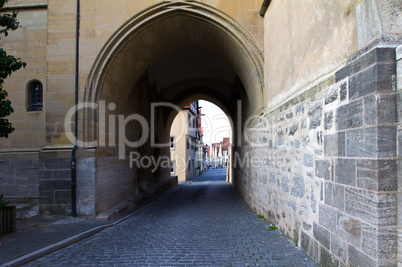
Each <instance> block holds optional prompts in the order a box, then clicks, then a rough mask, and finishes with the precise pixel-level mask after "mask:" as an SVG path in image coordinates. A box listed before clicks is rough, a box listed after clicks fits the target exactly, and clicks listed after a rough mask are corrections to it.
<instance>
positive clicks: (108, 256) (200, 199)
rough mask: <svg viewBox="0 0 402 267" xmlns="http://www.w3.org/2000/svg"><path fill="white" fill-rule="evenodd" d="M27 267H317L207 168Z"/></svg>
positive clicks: (222, 174)
mask: <svg viewBox="0 0 402 267" xmlns="http://www.w3.org/2000/svg"><path fill="white" fill-rule="evenodd" d="M27 265H29V266H35V265H40V266H77V265H81V266H82V265H93V266H99V265H100V266H110V265H117V266H121V265H127V266H171V265H174V266H244V265H251V266H318V265H317V264H315V263H314V262H313V261H312V260H311V259H310V258H309V257H308V256H307V255H306V254H305V253H304V252H302V251H300V250H299V249H297V248H296V247H295V246H294V245H293V244H292V243H290V242H289V241H288V240H287V239H286V238H285V237H284V236H282V235H280V234H279V232H278V231H276V230H274V231H269V229H268V225H267V223H265V222H263V221H262V220H261V219H260V218H258V216H257V215H256V214H254V213H253V212H252V211H250V210H249V209H248V208H247V206H246V204H245V203H244V202H243V201H242V200H241V199H240V198H239V197H238V196H237V194H236V192H235V191H234V189H233V187H232V185H230V184H229V183H226V182H225V170H209V171H208V172H207V174H205V175H203V176H202V177H201V178H199V179H197V180H196V181H194V182H193V183H191V184H190V185H189V186H186V187H184V188H183V189H181V190H178V191H177V192H175V193H173V194H171V195H168V196H166V197H165V198H163V199H161V200H160V201H159V202H157V203H155V204H153V205H152V206H150V207H148V208H147V209H145V210H143V211H142V212H140V213H139V214H137V215H135V216H133V217H131V218H129V219H127V220H126V221H124V222H122V223H120V224H118V225H117V226H115V227H111V228H108V229H106V230H103V231H102V232H99V233H98V234H95V235H93V236H91V237H89V238H87V239H84V240H82V241H80V242H78V243H75V244H73V245H71V246H69V247H66V248H64V249H60V250H58V251H56V252H53V253H51V254H48V255H47V256H45V257H43V258H40V259H38V260H36V261H34V262H31V263H29V264H27Z"/></svg>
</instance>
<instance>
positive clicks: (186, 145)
mask: <svg viewBox="0 0 402 267" xmlns="http://www.w3.org/2000/svg"><path fill="white" fill-rule="evenodd" d="M198 117H199V109H198V101H195V102H193V103H191V104H190V105H189V106H185V107H184V108H183V110H182V111H181V112H180V113H179V114H178V115H177V116H176V118H175V119H174V121H173V124H172V128H171V130H170V158H171V163H170V172H171V175H177V176H178V180H179V181H186V180H189V179H191V178H193V177H194V176H197V175H199V174H200V172H201V164H200V159H201V158H202V157H200V154H199V152H198V151H199V150H200V148H199V147H200V142H201V135H200V130H199V122H198ZM182 120H184V121H182ZM181 133H182V135H180V134H181Z"/></svg>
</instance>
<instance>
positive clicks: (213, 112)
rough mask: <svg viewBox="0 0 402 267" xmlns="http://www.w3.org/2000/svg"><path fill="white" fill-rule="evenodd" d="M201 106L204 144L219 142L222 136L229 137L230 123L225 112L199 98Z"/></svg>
mask: <svg viewBox="0 0 402 267" xmlns="http://www.w3.org/2000/svg"><path fill="white" fill-rule="evenodd" d="M198 102H199V105H200V107H202V109H201V112H202V114H205V115H204V116H202V117H201V126H202V127H203V128H204V139H203V141H204V144H208V145H211V143H219V142H221V141H223V138H224V137H230V123H229V119H228V117H227V116H226V114H225V113H224V112H223V111H222V110H221V109H220V108H219V107H218V106H216V105H215V104H212V103H211V102H208V101H205V100H199V101H198Z"/></svg>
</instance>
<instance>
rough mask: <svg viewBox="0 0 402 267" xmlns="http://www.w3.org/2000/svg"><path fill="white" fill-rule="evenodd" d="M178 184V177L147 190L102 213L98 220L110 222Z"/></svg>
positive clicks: (97, 217)
mask: <svg viewBox="0 0 402 267" xmlns="http://www.w3.org/2000/svg"><path fill="white" fill-rule="evenodd" d="M177 184H178V177H177V176H172V177H170V178H169V179H167V180H166V181H164V182H161V183H159V184H157V185H154V186H153V187H151V188H149V189H148V190H147V194H140V195H138V196H136V197H134V198H132V199H130V200H127V201H124V202H122V203H120V204H119V205H116V206H115V207H113V208H112V209H110V210H108V211H104V212H101V213H100V214H98V215H97V216H96V219H97V220H108V219H110V218H112V217H114V216H116V215H118V214H120V213H122V212H124V211H126V210H129V209H132V208H134V207H136V206H138V205H139V204H141V203H143V202H144V201H146V200H148V199H151V198H154V197H156V196H158V195H160V194H162V193H163V192H165V191H167V190H169V189H171V188H173V187H175V186H177Z"/></svg>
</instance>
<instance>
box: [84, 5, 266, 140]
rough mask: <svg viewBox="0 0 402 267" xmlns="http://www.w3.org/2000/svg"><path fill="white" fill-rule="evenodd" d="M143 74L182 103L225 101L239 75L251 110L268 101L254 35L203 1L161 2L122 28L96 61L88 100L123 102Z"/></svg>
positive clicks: (91, 117) (90, 117)
mask: <svg viewBox="0 0 402 267" xmlns="http://www.w3.org/2000/svg"><path fill="white" fill-rule="evenodd" d="M144 73H148V75H149V77H150V79H154V82H155V83H156V85H157V86H158V90H160V92H159V93H160V94H161V95H162V96H165V97H164V100H166V101H173V102H176V103H179V101H181V100H183V99H184V98H186V97H188V96H189V94H192V93H193V94H196V93H203V94H216V96H217V97H218V96H219V97H220V98H221V99H222V100H219V102H224V103H223V104H225V102H227V100H229V99H231V98H233V96H234V95H235V94H234V92H233V89H232V88H233V86H234V84H235V80H236V76H237V77H239V80H240V81H241V83H242V85H243V86H244V88H245V92H246V97H243V99H247V101H248V102H249V103H248V105H249V107H250V110H251V111H252V112H258V110H259V109H260V108H261V105H262V101H263V99H264V97H263V88H264V84H263V81H264V79H263V76H262V75H263V57H262V52H261V50H260V49H259V47H258V45H257V44H256V42H255V40H254V39H253V37H252V36H250V35H249V34H248V32H247V31H246V30H244V29H243V28H242V27H241V26H240V25H239V24H238V23H237V22H236V21H234V20H233V19H232V18H230V17H229V16H227V15H225V14H223V13H221V12H220V11H218V10H216V9H213V8H211V7H209V6H208V5H206V4H203V3H199V2H191V3H189V2H167V3H161V4H158V5H156V6H154V7H152V8H149V9H147V10H145V11H144V12H143V13H141V14H139V15H137V16H135V17H134V18H132V19H131V20H130V21H128V22H127V23H126V24H125V25H124V26H123V27H121V28H120V29H119V30H118V31H117V32H116V33H115V35H114V36H113V37H112V38H111V39H110V40H109V42H108V43H107V44H106V45H105V46H104V48H103V50H102V51H101V53H100V54H99V56H98V58H97V60H96V61H95V64H94V66H93V68H92V71H91V73H90V75H89V78H88V81H87V85H86V89H85V96H84V101H85V102H95V103H97V102H98V101H99V100H106V101H111V102H114V103H116V104H117V105H118V106H124V105H125V104H126V103H125V102H126V101H127V99H128V98H129V96H130V94H131V92H132V90H133V88H134V87H135V85H136V83H137V81H138V80H139V78H140V77H141V76H143V75H144ZM195 88H198V89H197V90H195ZM191 90H193V91H191ZM203 90H204V92H203ZM86 120H87V121H89V122H90V123H89V124H86V125H90V124H91V121H93V124H94V123H95V122H94V121H96V114H90V113H89V114H87V115H86ZM84 128H85V127H84ZM91 132H93V131H91ZM91 139H92V138H91Z"/></svg>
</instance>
